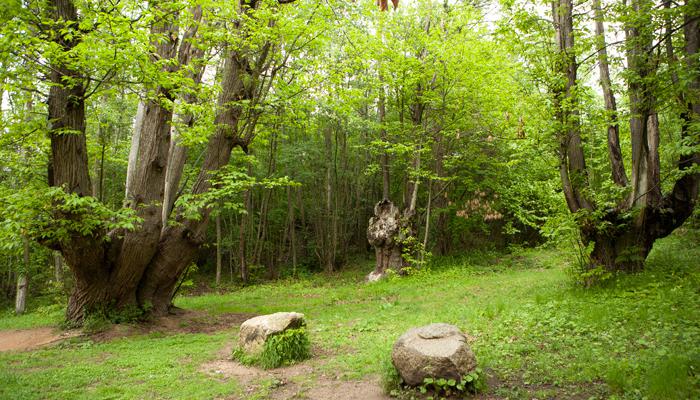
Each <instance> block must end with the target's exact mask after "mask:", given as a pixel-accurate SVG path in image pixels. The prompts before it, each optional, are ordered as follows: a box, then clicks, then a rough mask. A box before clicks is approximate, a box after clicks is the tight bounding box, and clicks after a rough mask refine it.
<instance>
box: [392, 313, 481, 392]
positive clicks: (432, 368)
mask: <svg viewBox="0 0 700 400" xmlns="http://www.w3.org/2000/svg"><path fill="white" fill-rule="evenodd" d="M391 361H392V363H393V364H394V367H396V370H397V371H398V372H399V375H401V378H403V380H404V382H405V383H406V384H407V385H410V386H418V385H421V384H423V380H424V379H425V378H445V379H454V380H456V381H458V382H459V381H460V380H461V378H462V377H463V376H464V375H466V374H468V373H470V372H472V371H473V370H474V369H475V368H476V357H475V356H474V353H473V352H472V351H471V349H470V348H469V344H468V343H467V337H466V336H465V335H464V334H463V333H462V332H461V331H460V330H459V328H457V327H456V326H454V325H449V324H442V323H438V324H431V325H426V326H421V327H419V328H413V329H410V330H409V331H407V332H406V333H404V334H403V335H402V336H401V337H400V338H399V340H398V341H396V343H395V344H394V348H393V350H392V353H391Z"/></svg>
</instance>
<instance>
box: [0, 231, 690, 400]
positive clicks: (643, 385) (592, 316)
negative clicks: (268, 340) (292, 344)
mask: <svg viewBox="0 0 700 400" xmlns="http://www.w3.org/2000/svg"><path fill="white" fill-rule="evenodd" d="M698 243H700V236H698V234H697V233H692V232H686V233H681V234H677V235H675V236H674V237H672V238H668V239H665V240H663V241H659V242H658V243H657V246H656V247H655V249H654V251H653V253H652V254H651V256H650V258H649V261H648V268H647V270H646V272H644V273H642V274H638V275H633V276H624V277H621V278H619V279H616V280H613V281H611V282H609V284H608V285H607V286H608V287H605V288H599V289H595V290H588V291H582V290H577V289H573V288H572V287H571V286H570V285H569V283H568V282H569V279H568V277H567V272H566V269H565V266H566V261H565V260H566V259H567V257H564V256H562V255H561V253H560V252H558V251H556V250H541V249H540V250H527V251H518V252H515V253H513V254H510V255H507V256H499V255H496V254H471V255H469V256H468V257H460V258H450V259H440V260H437V261H436V262H434V263H433V266H432V268H431V270H430V271H427V272H421V273H418V274H416V275H414V276H410V277H404V278H395V279H390V280H387V281H383V282H378V283H375V284H363V283H362V279H363V276H364V273H365V272H367V271H368V270H369V269H370V268H371V266H370V263H369V262H368V263H367V264H365V265H361V266H359V267H357V268H354V269H348V270H346V271H344V272H342V273H339V274H334V275H332V276H328V275H316V276H312V277H309V278H305V279H303V280H292V279H290V280H285V281H280V282H275V283H270V284H264V285H257V286H253V287H247V288H243V289H240V290H236V291H234V292H232V293H229V294H224V295H216V294H207V295H203V296H197V297H181V298H179V299H178V300H177V302H176V304H177V305H178V306H180V307H183V308H189V309H201V310H207V311H209V312H211V313H214V314H216V313H261V314H262V313H271V312H276V311H298V312H302V313H304V314H306V317H307V321H308V328H307V330H308V333H309V336H310V339H311V342H312V343H313V344H314V345H315V346H320V347H321V348H322V350H323V351H322V353H323V354H325V355H324V356H323V357H326V358H327V360H326V362H325V363H323V366H322V368H323V369H324V370H325V372H326V373H329V374H334V375H339V376H340V377H342V378H345V379H359V378H363V377H367V376H369V375H374V376H385V375H388V371H389V370H390V368H391V366H390V349H391V346H392V345H393V343H394V341H395V340H396V339H397V338H398V336H400V335H401V334H402V333H403V332H404V331H405V330H407V329H409V328H410V327H414V326H418V325H423V324H428V323H432V322H447V323H451V324H455V325H457V326H459V327H460V328H462V329H463V330H464V331H465V332H467V333H468V334H469V335H470V336H472V337H473V348H474V351H475V353H476V355H477V357H478V360H479V362H480V364H481V366H482V368H484V370H485V371H486V373H487V375H489V385H490V389H489V394H490V395H494V396H498V397H508V398H532V397H537V398H574V397H580V398H590V397H593V398H618V399H642V398H649V399H685V398H697V397H700V382H699V378H698V370H699V369H700V348H699V347H698V343H700V293H699V290H698V288H700V268H699V267H700V261H699V260H700V246H698ZM50 320H51V319H50V318H48V317H42V318H38V317H37V318H36V319H32V317H31V316H26V317H21V318H14V317H9V316H5V317H2V318H0V327H2V328H9V327H15V326H17V325H21V326H22V327H25V326H29V325H31V324H33V323H34V324H36V325H41V324H43V323H45V322H47V321H50ZM235 334H236V329H235V328H232V329H230V330H226V331H222V332H219V333H216V334H214V335H203V334H188V335H176V336H165V337H162V336H157V337H155V336H148V335H146V336H137V337H131V338H126V339H119V340H115V341H112V342H109V343H101V344H95V343H92V342H75V343H72V344H67V345H64V347H63V348H52V349H44V350H39V351H34V352H27V353H14V354H13V353H6V354H0V365H2V367H1V368H0V397H1V398H4V397H11V398H22V399H23V398H28V399H29V398H95V397H100V398H143V397H154V398H211V397H217V396H220V395H223V394H227V393H228V394H235V393H239V391H240V388H239V387H238V385H236V383H235V382H230V381H229V382H225V381H217V380H216V379H214V378H211V377H207V376H206V375H205V374H203V373H202V372H199V371H198V366H199V365H201V363H203V362H205V361H207V360H211V359H214V358H216V357H218V356H217V352H218V351H219V350H220V349H221V348H222V347H223V346H224V345H225V344H226V343H230V342H231V339H232V338H233V337H235ZM84 388H87V389H84Z"/></svg>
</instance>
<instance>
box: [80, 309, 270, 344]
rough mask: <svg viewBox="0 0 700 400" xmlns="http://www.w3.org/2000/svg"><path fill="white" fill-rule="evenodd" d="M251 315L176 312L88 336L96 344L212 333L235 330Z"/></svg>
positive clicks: (253, 315)
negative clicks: (146, 336) (139, 337)
mask: <svg viewBox="0 0 700 400" xmlns="http://www.w3.org/2000/svg"><path fill="white" fill-rule="evenodd" d="M256 315H257V314H251V313H242V314H238V313H225V314H216V315H214V314H209V313H208V312H206V311H198V310H177V312H176V313H174V314H171V315H167V316H164V317H158V318H155V319H153V320H151V321H148V322H144V323H141V324H119V325H112V326H111V327H110V328H109V329H107V330H105V331H103V332H99V333H95V334H92V335H90V338H91V339H92V340H93V341H96V342H106V341H109V340H113V339H116V338H121V337H126V336H133V335H144V334H153V333H160V334H163V335H175V334H179V333H214V332H218V331H222V330H226V329H231V328H235V327H238V326H240V325H241V323H243V321H245V320H247V319H249V318H253V317H255V316H256Z"/></svg>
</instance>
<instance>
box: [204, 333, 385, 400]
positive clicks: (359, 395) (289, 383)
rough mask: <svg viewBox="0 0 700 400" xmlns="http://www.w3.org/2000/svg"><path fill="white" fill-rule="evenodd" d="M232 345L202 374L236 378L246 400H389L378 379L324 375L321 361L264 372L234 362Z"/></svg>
mask: <svg viewBox="0 0 700 400" xmlns="http://www.w3.org/2000/svg"><path fill="white" fill-rule="evenodd" d="M230 354H231V346H227V347H225V348H223V349H222V350H221V351H220V352H219V356H220V357H221V359H218V360H215V361H211V362H208V363H206V364H203V365H202V367H201V371H202V372H204V373H206V374H208V375H210V376H212V377H213V378H215V379H219V380H223V381H226V380H229V379H235V381H236V382H238V383H239V384H240V385H241V387H243V388H244V393H243V395H242V396H240V397H238V396H234V397H231V399H232V400H233V399H245V398H248V397H251V396H253V395H254V394H257V395H258V396H260V395H262V398H265V399H271V400H291V399H308V400H327V399H334V400H389V399H391V398H390V397H388V396H386V395H385V394H384V391H383V390H382V388H381V386H380V384H379V382H378V381H377V380H372V379H366V380H360V381H346V380H342V379H339V378H338V377H335V376H328V375H327V374H325V373H322V372H321V371H320V370H319V369H318V367H319V366H320V365H321V364H322V363H323V362H324V360H319V359H317V358H312V359H311V360H308V361H305V362H303V363H300V364H296V365H292V366H289V367H283V368H276V369H273V370H262V369H259V368H255V367H247V366H245V365H242V364H240V363H238V362H236V361H232V360H230Z"/></svg>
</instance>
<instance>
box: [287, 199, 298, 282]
mask: <svg viewBox="0 0 700 400" xmlns="http://www.w3.org/2000/svg"><path fill="white" fill-rule="evenodd" d="M287 213H288V214H289V246H290V249H289V251H290V253H291V254H292V276H296V275H297V239H296V230H297V229H296V217H295V215H294V202H293V200H292V188H291V187H287Z"/></svg>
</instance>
